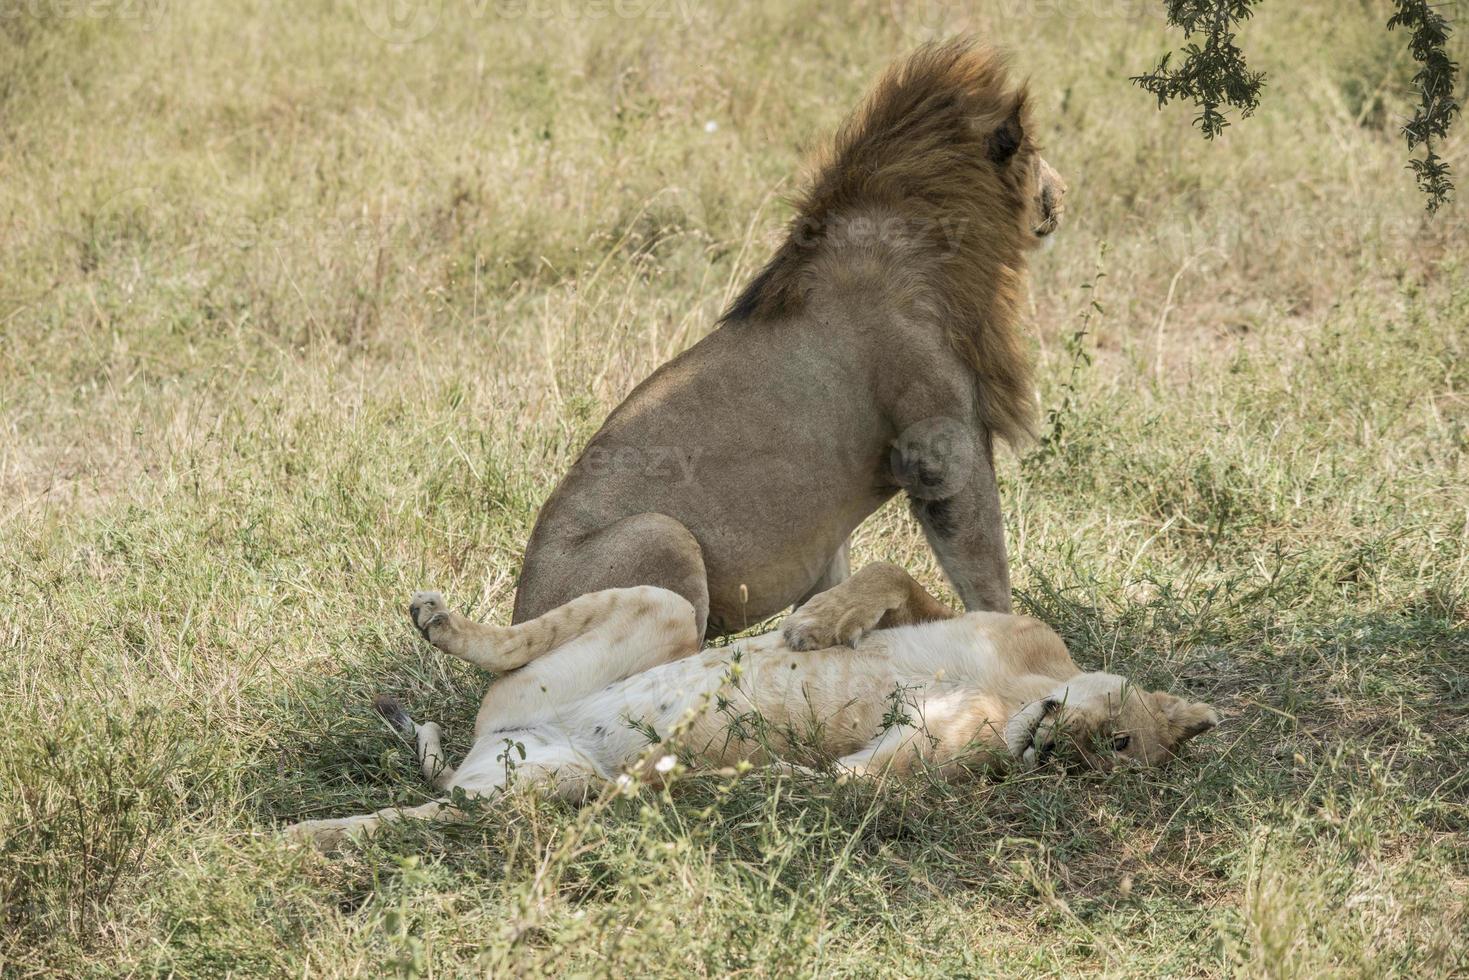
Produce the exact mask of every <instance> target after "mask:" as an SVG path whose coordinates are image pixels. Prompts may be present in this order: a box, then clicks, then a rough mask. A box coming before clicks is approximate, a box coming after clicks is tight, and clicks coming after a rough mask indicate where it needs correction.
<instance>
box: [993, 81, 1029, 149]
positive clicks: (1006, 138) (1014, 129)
mask: <svg viewBox="0 0 1469 980" xmlns="http://www.w3.org/2000/svg"><path fill="white" fill-rule="evenodd" d="M1024 142H1025V93H1024V92H1021V93H1019V94H1017V95H1016V96H1015V104H1014V106H1012V107H1011V109H1010V111H1009V112H1007V113H1005V115H1004V117H1003V118H1002V120H1001V122H1000V124H999V125H998V126H996V127H995V128H994V129H993V130H992V131H991V132H990V134H989V136H988V138H987V140H986V147H987V150H988V156H989V159H990V162H991V163H993V164H995V165H996V166H1000V167H1003V166H1005V165H1006V164H1008V163H1009V162H1010V161H1011V160H1013V159H1014V158H1015V154H1016V153H1018V152H1020V147H1021V145H1022V144H1023V143H1024Z"/></svg>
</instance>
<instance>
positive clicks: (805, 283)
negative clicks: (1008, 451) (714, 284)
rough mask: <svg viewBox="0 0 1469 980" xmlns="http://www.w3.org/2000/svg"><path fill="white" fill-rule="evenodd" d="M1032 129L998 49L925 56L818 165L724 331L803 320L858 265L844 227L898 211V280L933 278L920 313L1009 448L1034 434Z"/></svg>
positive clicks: (879, 92) (903, 66) (938, 47)
mask: <svg viewBox="0 0 1469 980" xmlns="http://www.w3.org/2000/svg"><path fill="white" fill-rule="evenodd" d="M1029 134H1030V126H1029V117H1028V112H1027V109H1026V99H1025V92H1024V90H1023V89H1022V88H1019V87H1014V86H1012V85H1011V84H1010V83H1009V80H1008V77H1007V72H1006V70H1005V65H1004V62H1003V61H1002V60H1001V59H1000V58H999V57H998V56H997V55H996V54H995V53H994V52H992V51H990V50H989V49H987V48H984V47H981V46H978V45H976V44H974V43H973V42H972V41H969V40H963V39H961V40H957V41H951V42H948V43H944V44H930V45H926V46H924V47H923V48H920V49H919V50H918V51H917V52H915V53H914V54H913V55H912V56H911V57H909V58H908V59H907V60H905V61H903V62H901V63H899V64H897V65H895V66H894V67H893V68H891V69H890V70H889V71H888V72H887V74H886V75H885V76H884V77H883V78H882V80H881V81H880V82H879V83H878V84H877V87H876V88H875V89H874V90H873V92H872V94H871V95H870V96H869V97H868V99H867V101H866V103H865V104H864V105H863V107H862V108H861V109H859V110H858V111H857V112H856V113H855V114H854V115H853V116H852V118H851V119H849V120H848V121H847V123H846V124H845V125H844V126H843V127H842V128H841V129H840V130H839V131H838V133H837V134H836V136H835V138H834V139H833V140H832V141H831V144H830V146H829V147H828V148H827V149H826V151H825V153H823V154H822V155H821V156H820V157H819V158H818V160H817V162H816V165H815V167H814V172H813V175H812V177H811V179H810V181H809V183H808V184H807V187H806V190H805V191H804V192H803V193H802V194H801V195H800V196H799V198H797V200H796V202H795V204H796V212H797V214H796V217H795V218H794V219H793V221H792V222H791V225H790V228H789V231H788V233H787V236H786V239H785V241H784V242H783V243H782V245H781V246H780V247H779V248H778V249H777V250H776V253H775V255H774V256H773V257H772V258H771V260H770V261H769V262H768V263H767V264H766V266H765V267H764V268H763V269H762V270H761V271H760V273H759V274H758V275H756V276H755V278H754V279H753V280H751V282H750V283H749V284H748V285H747V286H746V287H745V288H744V290H743V291H741V293H740V294H739V296H738V298H736V299H735V301H734V302H733V303H732V304H731V305H730V307H729V309H728V310H727V311H726V312H725V314H724V316H723V318H722V319H721V323H726V324H731V325H733V324H739V323H742V322H747V321H752V320H773V319H781V318H788V317H792V316H796V315H798V314H800V313H801V312H802V311H803V309H804V308H805V306H806V303H807V301H808V299H809V296H810V294H811V292H812V289H813V287H814V286H815V285H816V284H817V282H818V281H819V280H820V278H821V277H823V276H827V275H831V274H832V270H833V269H834V268H840V263H842V262H843V261H844V260H845V261H852V262H855V261H857V259H858V256H857V255H856V254H855V253H856V252H857V251H858V250H854V249H848V250H846V251H848V252H850V253H854V254H853V255H852V257H851V259H845V258H844V255H843V248H842V244H843V236H842V233H841V230H842V229H849V228H850V227H851V226H852V222H853V221H854V219H860V218H862V217H863V216H864V215H865V216H874V215H876V216H894V215H896V216H900V218H901V222H902V224H901V226H902V227H903V228H904V229H906V230H908V231H911V232H912V234H905V236H904V237H905V241H904V242H903V243H902V247H901V248H892V249H889V250H888V251H887V253H886V254H885V259H886V260H887V261H889V262H898V263H903V264H904V265H905V266H906V267H907V269H906V271H907V273H908V274H907V275H906V276H901V275H898V274H897V273H895V274H894V276H893V278H894V280H895V281H897V280H898V279H907V280H908V281H910V282H911V281H915V280H916V281H921V282H923V283H924V284H925V287H924V292H925V295H924V296H923V297H922V299H921V301H922V309H923V310H924V311H926V312H927V315H929V316H931V317H934V318H936V319H938V320H940V321H941V323H942V326H943V328H944V329H945V330H947V332H948V334H949V339H950V341H951V343H952V344H953V346H954V348H955V350H956V351H957V352H958V353H959V354H960V355H961V356H962V357H964V359H965V360H966V361H967V362H968V363H969V365H970V367H971V368H972V369H973V370H974V372H975V375H976V376H977V379H978V382H979V391H980V402H981V412H982V415H983V419H982V421H983V422H984V423H985V425H986V426H988V428H989V429H990V430H991V431H992V432H994V433H995V434H997V435H999V436H1001V437H1003V438H1005V439H1007V440H1009V441H1011V442H1015V441H1017V440H1020V439H1023V438H1026V437H1027V436H1029V435H1030V434H1031V433H1032V431H1033V427H1034V414H1035V400H1034V388H1033V383H1032V378H1031V365H1030V360H1029V358H1028V356H1027V354H1026V350H1025V345H1024V344H1023V342H1022V340H1021V338H1020V335H1019V332H1018V320H1019V308H1020V298H1021V294H1022V291H1023V287H1024V274H1025V259H1026V253H1027V252H1028V250H1029V249H1030V248H1031V247H1032V246H1033V243H1034V238H1033V235H1031V234H1030V233H1029V228H1028V226H1027V223H1026V221H1027V215H1028V214H1029V213H1030V210H1029V209H1030V207H1031V201H1030V195H1032V194H1033V189H1032V187H1031V186H1030V185H1029V184H1027V180H1030V179H1033V177H1032V175H1033V160H1034V158H1035V155H1036V147H1035V145H1034V142H1033V141H1032V140H1031V138H1030V135H1029ZM952 229H957V230H958V234H957V237H956V239H954V240H947V239H946V236H945V230H952ZM847 243H848V244H850V240H847ZM833 263H837V265H833ZM874 288H879V289H880V288H881V285H880V284H879V285H878V286H875V287H874ZM893 288H894V290H897V289H898V287H896V286H894V287H893Z"/></svg>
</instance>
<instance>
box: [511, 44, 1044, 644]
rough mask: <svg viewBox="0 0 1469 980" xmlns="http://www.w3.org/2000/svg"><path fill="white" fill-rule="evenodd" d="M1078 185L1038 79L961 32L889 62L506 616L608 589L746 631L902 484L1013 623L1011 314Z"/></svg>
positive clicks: (957, 568) (540, 538)
mask: <svg viewBox="0 0 1469 980" xmlns="http://www.w3.org/2000/svg"><path fill="white" fill-rule="evenodd" d="M1064 196H1065V185H1064V184H1063V183H1062V182H1061V179H1060V178H1059V177H1058V176H1057V174H1056V172H1055V171H1054V170H1052V169H1051V168H1050V166H1048V165H1047V164H1046V163H1045V161H1044V160H1042V159H1041V157H1040V156H1039V154H1038V153H1037V150H1036V145H1035V142H1034V139H1033V127H1032V125H1031V121H1030V115H1029V111H1028V108H1027V103H1026V94H1025V91H1024V89H1023V88H1017V87H1015V86H1012V85H1011V84H1010V83H1009V81H1008V80H1007V78H1006V73H1005V70H1004V67H1003V65H1002V63H1001V62H1000V60H999V59H998V58H997V57H996V56H995V55H994V54H993V53H992V52H990V51H988V50H985V49H983V48H979V47H976V46H974V45H972V44H970V43H967V42H962V41H960V42H952V43H948V44H942V45H931V46H928V47H924V48H922V49H920V50H919V51H918V52H917V53H916V54H914V55H913V56H912V57H910V58H909V59H908V60H907V61H905V62H903V63H901V64H899V65H897V66H895V67H894V68H893V69H892V70H890V71H889V72H888V74H887V75H886V77H884V78H883V79H882V81H881V82H880V83H879V84H878V86H877V88H876V90H875V91H874V92H873V93H872V95H871V96H870V97H869V99H868V100H867V103H866V105H865V107H864V108H862V109H861V110H860V111H859V112H858V113H857V114H856V116H855V117H854V118H853V119H851V120H850V121H849V122H848V123H847V124H846V125H845V126H844V127H843V128H842V129H841V131H840V132H839V133H838V134H837V136H836V138H835V140H834V141H833V143H832V145H831V147H830V149H829V151H828V152H827V154H826V156H825V162H824V163H822V164H821V165H820V166H819V167H818V168H817V170H816V173H815V175H814V177H813V179H812V180H811V182H810V184H809V186H808V187H807V188H806V190H805V193H804V194H803V195H802V196H801V198H800V201H799V202H798V203H799V213H798V215H797V217H796V218H795V220H794V221H793V222H792V224H791V227H790V230H789V234H788V235H787V238H786V240H785V242H784V244H782V245H781V246H780V248H779V249H778V250H777V252H776V253H775V256H774V257H773V258H772V259H771V260H770V262H769V263H768V264H767V265H766V266H765V268H764V270H763V271H761V272H760V273H759V275H757V276H756V277H755V278H754V280H753V281H752V282H751V283H750V284H749V285H748V286H747V287H746V288H745V290H744V292H743V293H741V294H740V295H739V297H738V299H736V300H735V301H734V303H733V304H732V305H731V306H730V307H729V310H728V311H727V312H726V313H725V315H724V317H723V319H722V320H721V322H720V325H719V327H718V328H717V329H716V330H714V331H713V332H712V333H711V334H709V335H708V336H707V337H705V338H704V339H703V340H702V341H700V342H699V343H698V344H696V345H694V346H693V347H692V348H690V349H689V350H687V351H685V352H684V353H683V354H681V355H679V356H678V357H676V358H674V359H673V360H672V361H671V362H669V363H668V364H665V365H664V366H663V367H661V368H659V369H658V370H657V371H656V372H654V374H653V375H652V376H651V377H649V378H648V379H647V380H646V381H644V382H643V383H642V384H641V385H639V386H638V387H637V388H636V389H635V390H634V391H633V392H632V394H630V395H629V396H628V397H627V400H626V401H624V402H623V403H622V404H621V405H620V406H619V407H618V408H617V409H615V410H614V411H613V412H612V414H611V415H610V416H609V417H608V418H607V420H606V422H605V423H604V424H603V426H602V428H601V430H600V431H599V432H598V433H597V434H596V435H595V436H594V437H593V438H592V440H591V442H590V443H589V444H588V445H587V447H586V449H585V450H584V451H583V453H582V455H581V457H580V458H579V459H578V460H577V462H576V463H575V464H574V465H573V466H572V467H571V470H570V472H568V473H567V475H566V478H565V479H564V480H563V481H562V482H561V484H560V486H558V487H557V488H556V490H555V492H553V493H552V494H551V496H550V498H549V499H548V500H547V501H546V503H545V505H544V506H543V507H542V509H541V512H540V516H539V518H538V519H537V521H536V525H535V529H534V531H533V533H532V534H531V537H530V541H529V544H528V545H527V549H526V556H525V562H524V566H523V567H522V569H521V573H520V580H519V584H518V587H517V591H516V596H515V609H514V613H513V620H512V621H513V622H517V623H518V622H523V621H525V620H527V619H530V618H532V617H535V616H539V615H541V614H543V613H545V612H548V611H549V610H551V609H554V608H556V607H558V606H560V605H562V604H563V603H565V602H568V601H569V600H571V599H574V598H576V597H577V596H580V595H583V594H585V593H588V592H596V591H598V590H601V589H608V588H619V587H627V586H638V585H655V586H660V587H662V588H665V589H669V590H671V591H673V592H676V593H678V594H679V595H680V596H682V597H683V598H685V599H687V600H688V601H689V603H690V604H691V605H693V607H694V619H695V624H696V626H697V628H698V632H699V635H700V636H701V637H702V636H703V635H704V634H705V633H706V630H707V632H709V633H710V634H719V633H725V632H733V631H738V630H741V629H744V628H747V627H748V626H749V625H750V624H753V623H756V622H759V621H760V620H762V619H764V618H766V617H768V616H770V615H773V614H774V613H776V612H779V611H780V610H782V609H784V608H786V607H787V606H790V605H791V604H792V603H797V602H800V601H803V600H804V599H805V598H809V597H810V596H812V595H815V594H817V593H819V592H821V591H823V590H825V589H828V588H830V587H831V586H833V585H835V584H837V583H838V582H841V581H842V580H844V579H845V578H846V577H847V575H848V564H847V539H848V537H849V535H850V534H851V533H852V531H853V530H855V529H856V527H857V526H858V525H859V524H860V523H861V522H862V521H863V520H864V519H866V517H867V516H868V515H870V514H871V513H872V512H873V511H875V510H876V509H877V508H878V507H879V506H881V505H882V504H883V503H884V502H885V501H887V500H888V499H890V498H891V497H893V496H894V495H895V494H897V493H899V492H905V493H907V495H908V496H909V498H910V500H911V502H912V507H913V512H914V514H915V515H916V516H917V518H918V520H919V522H920V523H921V524H922V526H923V529H924V532H925V535H926V537H927V539H928V541H929V544H930V546H931V547H932V548H933V550H934V553H935V554H936V555H937V557H938V560H939V563H940V565H942V567H943V570H944V573H945V574H946V575H947V576H948V578H949V580H950V582H951V583H952V584H953V586H954V589H955V591H956V592H957V593H958V595H959V598H960V599H961V601H962V602H963V603H964V606H965V608H966V609H971V610H981V609H982V610H992V611H999V612H1008V611H1009V609H1010V578H1009V568H1008V565H1007V562H1006V556H1005V541H1004V525H1003V521H1002V518H1001V514H1000V501H999V494H998V489H997V487H996V482H995V473H994V468H993V455H992V453H993V437H995V436H999V437H1001V438H1004V439H1007V440H1011V441H1014V440H1016V439H1018V438H1020V437H1023V436H1025V435H1026V434H1027V433H1029V432H1030V430H1031V429H1032V427H1033V415H1034V409H1035V395H1034V390H1033V386H1032V381H1031V369H1030V365H1029V362H1028V360H1027V358H1026V356H1025V353H1024V346H1023V344H1022V342H1021V340H1020V337H1019V334H1018V330H1017V324H1018V321H1019V319H1020V303H1021V297H1022V294H1023V291H1024V283H1025V267H1026V256H1027V253H1028V252H1029V251H1030V250H1031V249H1033V248H1034V247H1035V246H1036V245H1037V243H1039V242H1040V241H1041V239H1042V238H1044V237H1045V236H1047V235H1049V234H1050V233H1051V232H1053V231H1054V230H1055V229H1056V227H1057V225H1058V224H1059V222H1060V220H1061V215H1062V212H1063V210H1064Z"/></svg>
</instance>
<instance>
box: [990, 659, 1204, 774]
mask: <svg viewBox="0 0 1469 980" xmlns="http://www.w3.org/2000/svg"><path fill="white" fill-rule="evenodd" d="M1217 724H1219V712H1217V711H1215V710H1214V709H1213V708H1211V707H1209V706H1208V705H1207V704H1201V703H1199V702H1196V701H1186V700H1184V699H1183V698H1180V697H1175V696H1174V695H1172V694H1165V693H1163V692H1161V691H1144V690H1141V689H1140V688H1138V687H1135V686H1134V685H1132V684H1131V683H1129V682H1128V681H1127V680H1126V679H1125V678H1122V677H1118V676H1117V675H1115V674H1102V673H1093V674H1081V675H1080V676H1078V677H1074V678H1072V679H1071V680H1069V681H1066V682H1065V683H1063V684H1060V685H1058V686H1057V688H1056V690H1055V691H1052V692H1051V694H1050V695H1048V696H1047V697H1044V698H1041V699H1040V700H1038V701H1032V702H1031V703H1030V704H1027V705H1026V706H1025V707H1024V708H1022V709H1021V710H1020V711H1018V712H1016V713H1015V715H1014V716H1013V717H1012V718H1011V719H1010V721H1009V724H1007V725H1006V727H1005V744H1006V747H1007V748H1008V749H1009V751H1010V754H1011V755H1012V756H1014V757H1015V758H1017V759H1019V760H1021V761H1022V762H1024V763H1025V764H1027V765H1039V764H1040V763H1042V762H1044V761H1046V760H1047V759H1049V758H1051V757H1053V756H1058V757H1063V758H1070V759H1071V760H1074V761H1079V762H1081V763H1082V764H1083V765H1085V766H1087V767H1088V768H1090V769H1100V770H1102V771H1104V772H1105V771H1108V770H1110V769H1112V768H1113V767H1114V766H1116V765H1117V764H1118V763H1119V762H1127V763H1133V764H1136V765H1143V766H1156V765H1161V764H1162V763H1164V762H1167V761H1168V760H1169V759H1171V758H1173V756H1174V755H1175V754H1176V752H1177V751H1178V747H1179V746H1180V745H1182V744H1183V743H1184V742H1187V741H1188V740H1189V739H1191V738H1193V737H1194V736H1196V735H1201V734H1203V733H1204V732H1207V731H1208V730H1209V729H1211V728H1213V727H1214V726H1215V725H1217Z"/></svg>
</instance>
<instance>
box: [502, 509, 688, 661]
mask: <svg viewBox="0 0 1469 980" xmlns="http://www.w3.org/2000/svg"><path fill="white" fill-rule="evenodd" d="M553 504H554V500H553V501H552V502H548V503H547V505H546V507H547V508H548V509H550V508H552V506H553ZM636 585H654V586H657V587H659V588H663V589H667V590H669V591H670V592H675V593H677V594H678V595H681V596H683V597H684V598H685V599H686V600H688V602H689V604H690V605H691V606H693V607H694V620H695V625H697V626H698V629H699V639H700V642H701V643H702V642H703V637H704V631H705V629H706V627H707V625H708V622H709V577H708V574H707V573H706V571H705V568H704V553H703V550H702V549H701V548H700V547H699V542H698V540H697V539H695V537H694V535H693V534H692V533H691V532H690V531H689V529H688V528H686V527H684V525H683V524H681V523H679V522H678V521H676V520H674V519H673V518H672V517H669V516H668V515H666V514H655V513H648V514H636V515H634V516H632V517H628V518H624V519H623V520H620V521H616V522H614V523H612V524H610V525H608V526H606V527H603V528H600V529H598V530H596V531H593V532H592V533H590V534H582V535H578V536H576V537H550V536H549V535H545V534H543V532H542V529H541V526H540V524H537V527H536V531H535V532H533V533H532V534H531V539H530V541H529V542H528V543H527V545H526V551H525V565H524V566H523V567H522V568H521V570H520V581H519V582H518V583H517V584H516V587H515V610H514V612H513V613H512V615H511V622H514V623H523V622H525V621H526V620H529V619H534V618H535V617H537V616H542V615H545V614H546V613H548V612H550V611H551V610H553V609H555V608H556V607H558V606H561V605H563V604H565V603H567V602H570V601H571V600H572V599H575V598H576V597H577V596H580V595H585V594H586V593H588V592H596V591H599V590H602V589H622V588H630V587H632V586H636Z"/></svg>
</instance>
